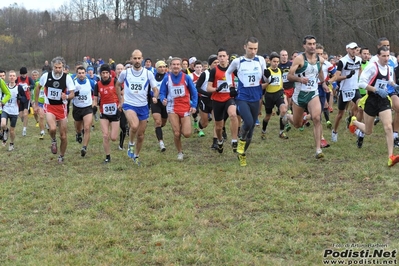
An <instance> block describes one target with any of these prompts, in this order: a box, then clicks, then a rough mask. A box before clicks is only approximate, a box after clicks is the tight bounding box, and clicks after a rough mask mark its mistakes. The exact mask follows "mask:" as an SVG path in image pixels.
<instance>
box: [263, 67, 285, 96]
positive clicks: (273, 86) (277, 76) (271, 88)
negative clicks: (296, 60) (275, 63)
mask: <svg viewBox="0 0 399 266" xmlns="http://www.w3.org/2000/svg"><path fill="white" fill-rule="evenodd" d="M268 69H269V70H270V73H271V76H270V78H273V79H274V80H273V82H272V83H269V85H267V87H266V92H269V93H275V92H278V91H279V90H281V88H282V86H283V82H282V80H281V79H282V75H281V70H280V68H277V72H275V71H274V70H272V69H271V68H270V67H269V68H268Z"/></svg>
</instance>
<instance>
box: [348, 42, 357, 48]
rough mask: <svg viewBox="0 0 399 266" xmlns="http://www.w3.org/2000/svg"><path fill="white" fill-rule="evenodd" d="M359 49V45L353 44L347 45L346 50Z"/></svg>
mask: <svg viewBox="0 0 399 266" xmlns="http://www.w3.org/2000/svg"><path fill="white" fill-rule="evenodd" d="M357 47H359V46H357V43H355V42H351V43H349V44H347V45H346V49H348V48H349V49H353V48H357Z"/></svg>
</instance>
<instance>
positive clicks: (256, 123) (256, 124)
mask: <svg viewBox="0 0 399 266" xmlns="http://www.w3.org/2000/svg"><path fill="white" fill-rule="evenodd" d="M255 126H257V127H258V126H260V123H259V119H256V122H255Z"/></svg>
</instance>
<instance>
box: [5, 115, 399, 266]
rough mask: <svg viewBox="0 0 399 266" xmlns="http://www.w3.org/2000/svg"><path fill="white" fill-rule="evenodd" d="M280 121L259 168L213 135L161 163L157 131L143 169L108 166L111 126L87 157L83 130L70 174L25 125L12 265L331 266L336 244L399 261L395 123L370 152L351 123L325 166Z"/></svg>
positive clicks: (9, 195)
mask: <svg viewBox="0 0 399 266" xmlns="http://www.w3.org/2000/svg"><path fill="white" fill-rule="evenodd" d="M335 112H336V111H335ZM334 117H335V113H334V114H333V115H332V117H331V118H332V119H333V118H334ZM277 121H278V119H277V117H272V119H271V122H270V123H269V127H268V135H267V140H265V141H262V140H261V139H260V129H259V128H256V133H255V136H254V139H253V143H252V145H251V146H250V149H249V151H248V153H247V163H248V166H247V167H240V166H239V164H238V160H237V158H236V156H235V155H234V154H233V152H232V151H231V149H230V146H229V145H225V152H224V153H223V154H222V155H219V154H218V153H214V152H212V151H211V150H210V149H209V147H210V144H211V141H212V140H211V137H210V136H211V129H210V128H208V129H206V131H205V132H206V134H207V135H206V137H204V138H197V137H192V138H189V139H184V140H183V148H184V151H185V155H186V157H185V160H184V162H178V161H177V159H176V156H177V152H176V150H175V148H174V145H173V140H172V134H171V128H170V125H169V124H167V126H166V127H165V128H164V135H165V138H164V139H165V143H166V145H167V151H166V152H165V153H160V152H159V149H158V148H159V147H158V145H157V142H156V138H155V133H154V129H153V122H152V119H150V122H149V125H148V127H147V132H146V137H145V143H144V148H143V150H142V152H141V155H140V158H141V161H142V163H143V167H137V166H136V165H134V164H133V162H132V161H131V160H130V159H128V158H127V156H126V150H124V151H119V150H118V149H117V143H113V145H112V152H111V155H112V162H111V163H110V164H109V165H103V164H102V161H103V159H104V157H105V156H104V152H103V148H102V135H101V133H100V131H99V124H98V122H96V129H95V130H94V132H92V138H91V141H90V144H89V149H88V153H87V155H86V157H85V158H81V157H80V145H79V144H78V143H76V142H75V141H74V138H75V136H74V132H73V124H72V121H70V123H69V128H68V130H69V135H68V140H69V143H68V148H67V153H66V157H65V163H64V164H62V165H59V164H58V163H57V157H56V155H52V154H51V153H50V140H49V137H48V135H46V137H45V140H44V141H40V140H39V139H38V133H39V130H38V129H37V128H35V127H34V123H33V118H31V119H30V126H29V128H28V136H27V137H22V136H21V133H22V125H21V122H20V121H18V124H17V137H16V140H15V147H16V149H15V150H14V151H13V152H8V151H7V147H3V148H1V147H0V148H1V151H0V153H1V155H2V166H3V167H2V175H1V177H0V182H1V183H0V264H1V265H322V261H323V252H324V250H325V249H328V248H332V247H333V245H334V244H346V243H357V244H373V243H379V244H387V245H388V248H387V249H388V250H392V249H397V248H398V247H399V245H398V242H399V241H398V235H399V229H398V226H397V225H398V222H399V221H398V217H399V201H398V199H399V191H398V188H399V186H398V184H399V182H398V174H399V166H394V167H392V168H388V167H387V166H386V164H387V154H386V153H387V152H386V143H385V137H384V134H383V132H382V128H381V124H378V126H377V127H376V128H375V132H374V134H373V135H371V136H367V137H366V138H365V142H364V146H363V148H362V149H358V148H357V147H356V143H355V141H356V138H355V137H354V136H352V135H350V133H349V132H348V131H347V130H345V129H344V125H343V124H342V125H341V127H340V131H339V140H338V143H333V144H332V145H331V147H330V148H328V149H325V151H324V152H325V156H326V157H325V159H324V160H323V161H318V160H316V159H314V144H313V137H312V127H310V128H305V131H303V132H300V131H299V130H296V129H292V130H291V131H290V132H288V136H289V139H288V140H281V139H279V138H278V128H277ZM343 123H344V122H343ZM325 136H326V139H327V140H330V131H328V130H326V129H325ZM229 141H230V137H229ZM126 143H127V141H126V142H125V147H126ZM338 250H339V251H343V250H344V249H338ZM354 250H355V249H354ZM357 250H359V249H357Z"/></svg>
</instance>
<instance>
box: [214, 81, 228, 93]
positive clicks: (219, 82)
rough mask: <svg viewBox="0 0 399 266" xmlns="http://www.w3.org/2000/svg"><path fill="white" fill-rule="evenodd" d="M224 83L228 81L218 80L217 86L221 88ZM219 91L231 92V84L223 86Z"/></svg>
mask: <svg viewBox="0 0 399 266" xmlns="http://www.w3.org/2000/svg"><path fill="white" fill-rule="evenodd" d="M223 83H226V81H225V80H218V81H217V88H219V86H220V85H222V84H223ZM219 92H220V93H230V88H229V86H226V87H225V88H223V89H222V90H221V91H219Z"/></svg>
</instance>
